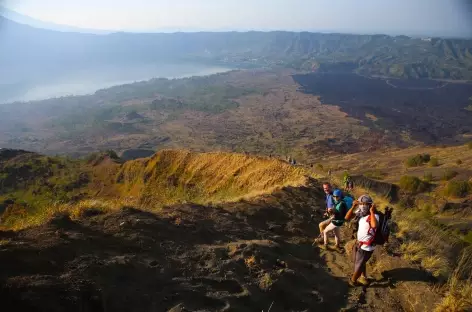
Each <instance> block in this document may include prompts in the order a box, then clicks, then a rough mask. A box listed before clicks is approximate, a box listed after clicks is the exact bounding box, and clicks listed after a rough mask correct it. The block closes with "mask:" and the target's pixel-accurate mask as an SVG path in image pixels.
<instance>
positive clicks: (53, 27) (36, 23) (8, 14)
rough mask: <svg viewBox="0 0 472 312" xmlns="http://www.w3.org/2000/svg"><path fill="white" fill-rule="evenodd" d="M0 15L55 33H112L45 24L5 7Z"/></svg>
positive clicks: (0, 10) (0, 8)
mask: <svg viewBox="0 0 472 312" xmlns="http://www.w3.org/2000/svg"><path fill="white" fill-rule="evenodd" d="M0 15H1V16H3V17H5V18H7V19H9V20H11V21H14V22H16V23H19V24H24V25H29V26H32V27H35V28H42V29H49V30H54V31H61V32H78V33H89V34H109V33H111V32H112V31H106V30H98V29H88V28H79V27H74V26H67V25H59V24H55V23H50V22H44V21H41V20H37V19H35V18H32V17H29V16H26V15H23V14H20V13H18V12H15V11H12V10H9V9H7V8H5V7H1V6H0Z"/></svg>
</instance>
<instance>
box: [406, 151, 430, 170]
mask: <svg viewBox="0 0 472 312" xmlns="http://www.w3.org/2000/svg"><path fill="white" fill-rule="evenodd" d="M430 160H431V155H429V154H418V155H416V156H412V157H410V158H408V159H407V160H406V161H405V165H406V166H407V167H418V166H421V165H423V164H424V163H427V162H429V161H430Z"/></svg>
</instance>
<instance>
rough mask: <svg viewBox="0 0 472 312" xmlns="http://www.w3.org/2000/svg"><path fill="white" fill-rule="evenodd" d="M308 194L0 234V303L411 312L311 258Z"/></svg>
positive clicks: (42, 307)
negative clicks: (351, 283)
mask: <svg viewBox="0 0 472 312" xmlns="http://www.w3.org/2000/svg"><path fill="white" fill-rule="evenodd" d="M312 183H313V184H311V185H309V186H307V187H299V188H292V187H288V188H284V189H282V190H280V191H278V192H275V193H274V194H271V195H266V196H262V197H259V198H258V199H255V200H251V201H240V202H237V203H232V204H225V205H222V206H205V207H204V206H197V205H191V204H188V205H178V206H172V207H167V208H165V209H163V210H162V211H160V212H158V213H150V212H144V211H139V210H136V209H132V208H124V209H121V210H120V211H117V212H114V213H109V214H99V213H98V212H94V211H90V212H89V215H88V216H86V217H84V218H83V219H80V220H78V221H72V220H70V219H69V218H68V217H67V216H57V217H56V218H54V219H53V220H51V221H50V222H49V223H47V224H45V225H42V226H39V227H36V228H30V229H27V230H23V231H20V232H16V233H13V232H0V241H1V244H0V268H1V270H0V285H1V288H0V302H2V306H3V307H12V308H13V307H14V309H15V311H48V312H55V311H69V312H70V311H87V312H95V311H97V312H102V311H173V312H177V311H266V312H267V311H268V309H269V307H271V310H270V311H271V312H279V311H280V312H281V311H340V310H346V311H373V310H374V309H375V310H376V311H402V310H408V309H407V308H405V304H404V302H402V301H401V300H400V299H398V298H400V297H398V295H397V294H396V293H395V292H394V291H392V289H391V288H390V285H393V286H392V287H395V285H394V284H395V283H394V281H392V279H391V280H390V282H388V280H387V282H385V278H383V277H381V276H376V277H377V278H378V279H379V280H381V281H379V282H377V284H375V283H374V285H373V286H372V287H369V288H367V289H364V290H363V289H361V288H358V289H357V288H356V289H352V288H349V287H348V284H347V278H348V276H349V274H350V272H351V268H350V262H349V260H348V258H347V255H346V254H338V253H335V252H332V251H328V252H322V253H320V250H319V249H318V248H316V247H312V245H311V242H312V238H313V237H315V236H316V235H317V223H318V221H320V219H319V218H318V217H316V216H315V219H314V220H313V219H312V217H311V214H312V213H313V210H316V211H321V207H320V203H322V200H320V199H321V198H322V194H321V193H320V191H319V185H318V184H317V182H316V181H312ZM392 263H393V262H392ZM390 272H392V270H390ZM387 283H390V284H388V285H389V286H385V285H387ZM401 283H408V282H406V281H403V282H401ZM7 310H8V309H7Z"/></svg>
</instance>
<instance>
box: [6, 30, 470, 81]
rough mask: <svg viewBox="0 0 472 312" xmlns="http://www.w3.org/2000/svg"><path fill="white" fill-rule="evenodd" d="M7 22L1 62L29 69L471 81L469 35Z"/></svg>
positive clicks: (7, 65)
mask: <svg viewBox="0 0 472 312" xmlns="http://www.w3.org/2000/svg"><path fill="white" fill-rule="evenodd" d="M7 24H8V25H10V26H9V27H7V30H6V31H4V32H2V45H3V46H4V49H3V51H2V53H0V65H3V66H4V67H5V68H7V69H10V70H12V68H13V66H16V65H18V63H19V62H21V63H26V64H27V66H30V67H31V70H33V69H35V68H38V70H39V69H42V70H45V69H46V68H48V67H51V66H52V65H51V64H56V65H55V66H52V67H57V65H58V64H62V65H63V66H64V67H65V68H64V70H66V68H70V67H71V64H72V63H75V64H77V65H80V64H83V65H84V66H85V65H88V66H90V65H92V64H94V62H106V63H117V64H119V63H122V62H131V61H136V60H141V61H143V60H180V61H183V60H187V61H195V62H213V63H220V64H222V63H223V64H224V63H226V64H235V65H241V66H243V65H251V66H257V67H264V66H285V67H292V68H296V69H308V70H313V69H317V68H319V66H320V65H321V64H325V65H327V66H331V65H332V64H335V65H337V64H343V63H346V64H349V66H351V67H353V68H354V69H355V70H356V71H358V72H360V73H363V74H366V75H383V76H391V77H399V78H442V79H466V80H467V79H469V80H472V52H471V51H472V40H470V39H469V40H466V39H441V38H426V39H418V38H410V37H407V36H396V37H391V36H387V35H348V34H322V33H310V32H288V31H287V32H284V31H272V32H257V31H252V32H243V33H241V32H228V33H212V32H197V33H142V34H140V33H112V34H108V35H103V36H102V35H100V36H98V35H91V34H74V33H59V32H54V31H45V30H40V29H35V28H28V29H27V31H25V28H24V27H15V25H18V24H17V23H14V22H7ZM8 28H9V29H10V30H8ZM15 28H17V29H16V30H15ZM15 32H16V33H15ZM18 38H22V40H21V41H19V40H18ZM79 47H80V49H79ZM13 51H15V53H13ZM78 51H80V53H79V52H78ZM12 53H13V54H12ZM53 61H54V62H55V63H52V62H53ZM40 63H41V64H42V65H40ZM18 67H20V68H21V67H22V66H19V65H18ZM28 69H29V67H28Z"/></svg>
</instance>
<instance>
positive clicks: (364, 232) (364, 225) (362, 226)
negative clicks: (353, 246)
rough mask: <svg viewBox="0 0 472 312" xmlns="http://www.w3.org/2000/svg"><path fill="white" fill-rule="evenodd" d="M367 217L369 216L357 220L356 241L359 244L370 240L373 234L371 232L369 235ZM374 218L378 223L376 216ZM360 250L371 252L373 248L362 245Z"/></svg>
mask: <svg viewBox="0 0 472 312" xmlns="http://www.w3.org/2000/svg"><path fill="white" fill-rule="evenodd" d="M369 216H370V214H369V215H368V216H365V217H362V218H360V219H359V229H358V230H357V240H358V241H359V242H367V241H369V240H370V239H372V236H373V233H372V231H371V232H370V233H369V229H370V224H369V222H367V218H368V217H369ZM375 218H376V219H377V222H379V215H378V214H376V215H375ZM361 249H364V250H366V251H373V250H374V249H375V246H367V245H362V246H361Z"/></svg>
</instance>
